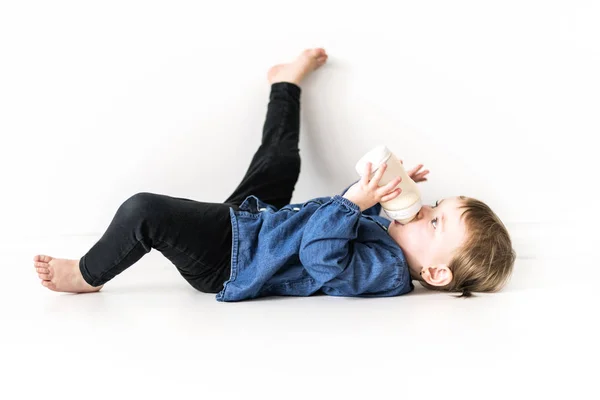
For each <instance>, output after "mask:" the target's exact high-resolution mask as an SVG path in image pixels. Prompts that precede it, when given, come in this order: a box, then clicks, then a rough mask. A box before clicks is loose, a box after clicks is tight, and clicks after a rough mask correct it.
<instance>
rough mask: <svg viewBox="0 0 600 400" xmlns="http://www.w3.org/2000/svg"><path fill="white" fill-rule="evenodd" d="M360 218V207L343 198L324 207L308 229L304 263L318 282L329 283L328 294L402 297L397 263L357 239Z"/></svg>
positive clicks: (302, 251)
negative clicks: (400, 295)
mask: <svg viewBox="0 0 600 400" xmlns="http://www.w3.org/2000/svg"><path fill="white" fill-rule="evenodd" d="M360 217H361V213H360V208H359V206H358V205H357V204H355V203H353V202H352V201H350V200H348V199H346V198H344V197H341V196H339V195H336V196H333V197H332V198H331V200H330V201H328V202H327V203H324V204H322V205H321V206H320V207H319V208H318V209H317V210H316V211H315V212H314V213H313V215H312V216H311V217H310V218H309V220H308V222H307V223H306V226H305V228H304V233H303V234H302V240H301V242H300V253H299V258H300V261H301V262H302V265H303V266H304V268H306V271H307V272H308V273H309V275H310V276H311V277H312V278H313V279H315V281H317V282H318V283H319V284H321V285H325V284H328V285H326V286H327V288H326V290H327V293H328V294H336V293H344V295H364V294H372V295H377V296H386V295H395V294H398V293H397V291H398V290H400V289H402V288H399V287H398V286H399V285H401V284H402V281H400V280H399V279H398V268H394V267H393V266H394V264H395V260H390V258H389V257H388V256H387V255H386V254H385V252H382V251H379V250H378V249H377V248H373V247H372V246H371V245H370V244H368V243H362V242H360V241H358V240H356V239H357V237H358V227H359V224H360Z"/></svg>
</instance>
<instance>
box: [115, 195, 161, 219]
mask: <svg viewBox="0 0 600 400" xmlns="http://www.w3.org/2000/svg"><path fill="white" fill-rule="evenodd" d="M162 201H163V196H162V195H159V194H156V193H149V192H139V193H136V194H134V195H133V196H131V197H129V198H128V199H127V200H125V201H124V202H123V204H121V206H120V207H119V210H118V212H119V213H120V214H121V215H122V216H124V217H129V216H135V217H140V216H144V215H147V213H150V212H151V210H156V209H157V208H158V204H160V203H161V202H162Z"/></svg>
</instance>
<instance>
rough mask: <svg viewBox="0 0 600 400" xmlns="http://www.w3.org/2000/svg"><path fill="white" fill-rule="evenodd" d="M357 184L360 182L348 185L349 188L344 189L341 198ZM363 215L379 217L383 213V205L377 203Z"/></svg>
mask: <svg viewBox="0 0 600 400" xmlns="http://www.w3.org/2000/svg"><path fill="white" fill-rule="evenodd" d="M359 180H360V179H359ZM356 182H358V180H357V181H355V182H353V183H352V184H350V185H348V187H347V188H346V189H344V190H343V191H342V193H340V196H343V195H344V194H346V192H347V191H348V189H350V187H352V185H354V184H355V183H356ZM362 213H363V214H364V215H370V216H378V215H379V214H380V213H381V204H379V203H377V204H375V205H374V206H373V207H370V208H367V209H366V210H364V211H363V212H362Z"/></svg>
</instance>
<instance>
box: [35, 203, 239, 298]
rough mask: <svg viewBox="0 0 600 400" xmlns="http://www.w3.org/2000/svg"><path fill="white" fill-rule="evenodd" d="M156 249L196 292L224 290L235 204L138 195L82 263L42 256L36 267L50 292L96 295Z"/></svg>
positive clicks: (119, 211) (121, 208)
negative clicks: (109, 282)
mask: <svg viewBox="0 0 600 400" xmlns="http://www.w3.org/2000/svg"><path fill="white" fill-rule="evenodd" d="M151 249H156V250H158V251H160V252H161V253H162V254H163V255H164V256H165V257H167V258H168V259H169V260H170V261H171V262H172V263H173V264H174V265H175V266H176V267H177V269H178V271H179V273H180V274H181V275H182V276H183V277H184V278H185V279H186V280H187V281H188V282H189V283H190V285H192V286H193V287H194V288H196V289H198V290H200V291H203V292H208V293H217V292H219V291H220V290H221V289H222V287H223V285H222V284H223V283H224V282H225V281H226V280H227V279H228V278H229V272H230V269H229V265H230V260H231V220H230V217H229V206H228V205H225V204H219V203H201V202H197V201H194V200H189V199H183V198H175V197H170V196H165V195H160V194H153V193H138V194H136V195H134V196H132V197H130V198H129V199H128V200H126V201H125V202H124V203H123V204H122V205H121V206H120V207H119V209H118V210H117V212H116V214H115V216H114V218H113V220H112V222H111V223H110V225H109V226H108V229H107V230H106V232H105V233H104V235H103V236H102V237H101V238H100V240H99V241H98V242H97V243H96V244H95V245H94V246H92V248H91V249H90V250H89V251H88V252H87V253H86V254H85V255H84V256H83V257H81V259H79V260H64V259H56V258H52V257H49V256H36V258H38V259H39V260H38V261H36V262H35V264H36V267H37V268H38V274H40V278H41V279H42V283H43V284H44V286H46V287H48V288H49V289H52V290H55V291H61V292H88V291H96V290H99V289H100V288H101V287H102V285H103V284H104V283H106V282H108V281H109V280H111V279H112V278H114V277H115V276H116V275H118V274H119V273H121V272H123V271H124V270H125V269H126V268H128V267H129V266H131V265H133V264H134V263H135V262H137V261H138V260H139V259H140V258H142V256H144V255H145V254H146V253H148V252H150V251H151ZM44 257H45V258H44ZM40 270H42V271H40ZM44 282H45V283H44Z"/></svg>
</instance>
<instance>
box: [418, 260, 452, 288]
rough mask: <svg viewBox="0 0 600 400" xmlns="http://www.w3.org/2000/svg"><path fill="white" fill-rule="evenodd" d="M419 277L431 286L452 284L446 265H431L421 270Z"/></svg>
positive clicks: (450, 274)
mask: <svg viewBox="0 0 600 400" xmlns="http://www.w3.org/2000/svg"><path fill="white" fill-rule="evenodd" d="M421 277H422V278H423V280H424V281H425V282H427V283H429V284H430V285H432V286H446V285H447V284H449V283H450V282H452V271H450V268H448V265H447V264H438V265H432V266H430V267H427V268H423V269H422V270H421Z"/></svg>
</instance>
